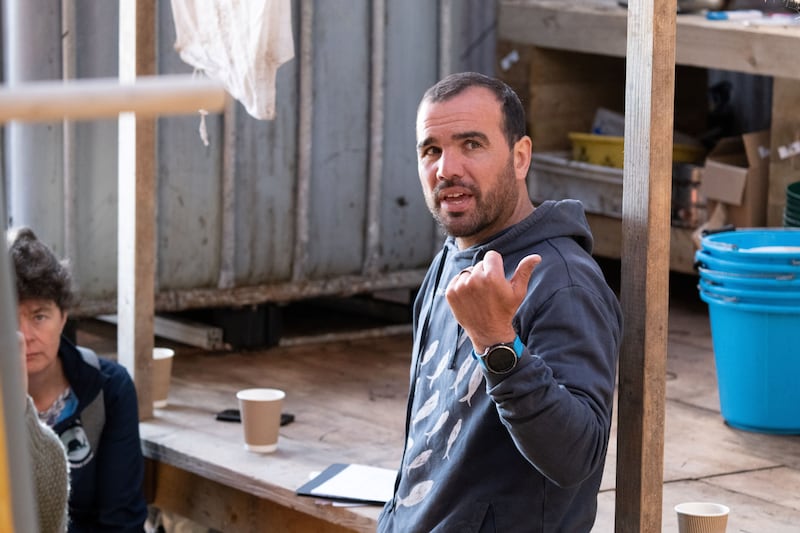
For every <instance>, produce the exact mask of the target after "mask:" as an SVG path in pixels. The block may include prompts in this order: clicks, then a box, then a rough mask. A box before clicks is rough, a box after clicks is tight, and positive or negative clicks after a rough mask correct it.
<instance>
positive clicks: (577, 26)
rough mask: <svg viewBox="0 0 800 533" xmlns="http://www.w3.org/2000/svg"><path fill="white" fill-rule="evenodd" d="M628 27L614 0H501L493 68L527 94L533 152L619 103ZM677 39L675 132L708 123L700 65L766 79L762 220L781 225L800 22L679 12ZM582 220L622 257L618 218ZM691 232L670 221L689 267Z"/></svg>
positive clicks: (798, 83)
mask: <svg viewBox="0 0 800 533" xmlns="http://www.w3.org/2000/svg"><path fill="white" fill-rule="evenodd" d="M626 33H627V11H626V9H625V8H623V7H621V6H619V5H618V3H617V2H616V0H592V1H586V0H500V1H499V8H498V50H497V55H498V58H500V59H501V61H500V67H499V69H498V70H499V72H500V75H501V76H502V77H503V78H504V79H505V80H506V81H507V82H509V83H510V84H511V85H512V86H513V87H514V88H515V89H516V90H517V91H518V92H519V94H520V96H521V97H522V98H523V99H524V100H525V104H526V107H527V109H528V119H529V130H530V132H531V136H532V137H533V145H534V151H553V150H563V149H566V148H568V147H569V142H568V139H567V136H566V133H567V132H569V131H589V128H590V126H591V120H592V118H593V116H594V111H595V110H596V109H597V107H608V108H611V109H614V110H622V109H623V108H624V102H623V98H624V94H625V91H624V83H625V61H624V57H625V53H626ZM676 40H677V42H676V64H677V66H676V88H675V94H676V97H675V98H676V99H675V110H676V116H675V128H676V129H677V130H679V131H685V132H688V133H695V132H700V131H703V129H704V127H705V118H706V112H707V108H708V104H707V99H706V87H707V81H706V80H707V69H710V68H713V69H721V70H731V71H738V72H744V73H749V74H759V75H767V76H772V77H773V94H772V128H771V147H772V149H771V155H770V179H769V193H768V209H767V224H768V225H770V226H780V225H781V224H782V223H781V216H782V209H783V206H784V204H785V188H786V185H787V184H788V183H791V182H792V181H796V180H798V179H800V160H798V159H797V157H798V156H795V157H794V158H786V159H781V158H780V157H779V155H778V148H779V147H782V146H789V145H791V144H792V143H793V142H795V141H797V140H798V138H800V62H798V61H797V50H798V48H799V47H800V27H798V26H775V25H769V26H767V25H763V26H757V25H754V24H747V23H744V22H742V21H709V20H707V19H706V18H705V17H704V16H703V15H702V14H680V15H678V20H677V35H676ZM513 57H517V60H516V61H515V62H514V61H507V62H503V61H502V59H503V58H513ZM588 218H589V222H590V225H591V227H592V230H593V233H594V234H595V239H596V246H595V253H597V254H598V255H601V256H605V257H619V255H620V242H621V238H620V234H621V220H620V219H618V218H613V217H608V216H603V215H595V214H591V215H589V217H588ZM692 231H693V230H691V229H685V228H677V227H673V228H672V230H671V260H670V268H671V269H672V270H675V271H679V272H687V273H693V272H694V267H693V255H694V243H693V242H692V238H691V235H692Z"/></svg>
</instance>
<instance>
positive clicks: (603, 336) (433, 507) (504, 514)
mask: <svg viewBox="0 0 800 533" xmlns="http://www.w3.org/2000/svg"><path fill="white" fill-rule="evenodd" d="M591 249H592V235H591V232H590V230H589V226H588V224H587V222H586V217H585V215H584V212H583V208H582V206H581V204H580V203H579V202H577V201H574V200H564V201H560V202H544V203H543V204H541V205H540V206H538V207H537V208H536V210H535V211H534V212H533V214H531V215H530V216H528V217H527V218H526V219H524V220H522V221H521V222H519V223H518V224H515V225H514V226H512V227H510V228H508V229H507V230H506V231H503V232H501V233H500V234H498V235H495V236H494V237H492V238H490V239H489V240H488V241H487V242H486V243H484V244H482V245H478V246H473V247H471V248H468V249H465V250H459V249H458V247H457V246H456V244H455V240H454V239H453V238H452V237H450V238H448V239H447V241H446V242H445V246H444V249H443V250H442V252H441V253H440V254H439V255H438V256H437V258H436V259H435V260H434V262H433V264H432V266H431V269H430V270H429V271H428V276H427V277H426V278H425V281H424V282H423V284H422V287H421V288H420V291H419V295H418V296H417V300H416V302H415V305H414V331H415V333H414V353H413V360H412V366H411V383H410V385H411V390H410V394H409V402H408V418H407V420H406V434H407V435H406V436H407V438H406V441H405V442H406V447H405V450H404V453H403V460H402V465H401V467H400V469H399V474H398V478H397V483H396V488H395V494H394V497H393V499H392V500H391V501H389V502H388V503H387V504H386V506H385V508H384V510H383V513H382V515H381V517H380V520H379V524H378V532H379V533H450V532H454V531H457V532H458V533H478V532H480V533H555V532H559V533H560V532H569V533H585V532H588V531H590V530H591V529H592V526H593V524H594V521H595V515H596V512H597V493H598V490H599V488H600V481H601V478H602V476H603V466H604V463H605V458H606V453H607V450H608V440H609V434H610V431H611V415H612V404H613V399H614V384H615V379H616V365H617V355H618V353H619V347H620V343H621V341H622V311H621V309H620V306H619V303H618V301H617V298H616V296H615V295H614V293H613V292H612V291H611V289H610V288H609V287H608V285H607V283H606V281H605V278H604V276H603V273H602V271H601V270H600V268H599V267H598V265H597V263H596V262H595V261H594V259H593V258H592V256H591ZM488 250H495V251H497V252H499V253H500V254H502V256H503V261H504V266H505V270H506V277H510V276H511V275H512V274H513V273H514V271H515V269H516V267H517V265H518V263H519V261H520V260H521V259H522V258H523V257H525V256H527V255H528V254H531V253H537V254H539V255H541V257H542V262H541V263H540V264H539V265H538V266H537V267H536V269H535V270H534V271H533V275H532V277H531V280H530V283H529V284H528V295H527V296H526V298H525V300H524V301H523V303H522V305H520V307H519V309H518V310H517V314H516V316H515V317H514V321H513V326H514V329H515V330H516V332H517V334H518V335H519V337H520V339H521V340H522V342H523V343H524V345H525V347H524V349H523V351H522V356H521V358H520V360H519V362H518V363H517V366H516V367H515V368H514V369H513V370H512V371H511V372H509V373H508V374H504V375H497V374H491V373H489V372H487V371H485V370H484V369H483V367H482V366H481V364H480V363H478V362H477V361H476V360H475V359H474V358H473V357H472V355H471V354H472V345H471V343H470V341H469V338H468V337H467V336H466V334H465V333H464V331H463V330H462V329H460V327H459V325H458V323H457V322H456V320H455V318H454V317H453V314H452V312H451V311H450V307H449V305H448V304H447V300H446V298H445V295H444V292H445V290H444V289H445V287H447V285H448V283H449V282H450V280H451V279H452V278H453V277H454V276H456V275H458V273H459V272H460V271H461V270H462V269H463V268H464V267H467V266H470V265H474V264H475V263H476V262H477V261H479V260H481V259H482V258H483V256H484V255H485V254H486V252H487V251H488Z"/></svg>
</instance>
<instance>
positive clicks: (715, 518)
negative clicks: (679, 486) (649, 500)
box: [675, 502, 730, 533]
mask: <svg viewBox="0 0 800 533" xmlns="http://www.w3.org/2000/svg"><path fill="white" fill-rule="evenodd" d="M675 512H676V513H678V531H679V532H680V533H725V528H727V527H728V513H730V509H729V508H728V507H727V506H725V505H722V504H719V503H710V502H686V503H679V504H678V505H676V506H675Z"/></svg>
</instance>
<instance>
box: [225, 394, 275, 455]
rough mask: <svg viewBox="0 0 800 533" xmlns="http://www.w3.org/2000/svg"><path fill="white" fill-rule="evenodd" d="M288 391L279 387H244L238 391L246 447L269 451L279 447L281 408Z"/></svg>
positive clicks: (256, 450)
mask: <svg viewBox="0 0 800 533" xmlns="http://www.w3.org/2000/svg"><path fill="white" fill-rule="evenodd" d="M285 397H286V393H284V392H283V391H282V390H278V389H244V390H240V391H239V392H237V393H236V398H237V399H238V400H239V411H241V413H242V427H243V429H244V447H245V448H247V449H248V450H250V451H251V452H259V453H269V452H274V451H275V450H276V449H277V448H278V430H279V429H280V426H281V408H282V407H283V399H284V398H285Z"/></svg>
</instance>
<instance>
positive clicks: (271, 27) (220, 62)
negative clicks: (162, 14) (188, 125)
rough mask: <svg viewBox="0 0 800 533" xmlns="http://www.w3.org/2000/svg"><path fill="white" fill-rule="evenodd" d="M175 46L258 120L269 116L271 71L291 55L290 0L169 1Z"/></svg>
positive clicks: (272, 94) (272, 113)
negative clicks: (173, 24)
mask: <svg viewBox="0 0 800 533" xmlns="http://www.w3.org/2000/svg"><path fill="white" fill-rule="evenodd" d="M171 1H172V13H173V16H174V19H175V31H176V34H177V37H176V40H175V49H176V50H177V51H178V53H179V54H180V57H181V59H182V60H183V61H185V62H186V63H188V64H189V65H192V66H193V67H195V68H196V69H198V70H201V71H203V72H205V74H206V75H207V76H209V77H210V78H212V79H215V80H217V81H220V82H221V83H223V84H224V85H225V88H226V89H227V90H228V92H229V93H230V94H231V96H233V97H234V98H236V99H237V100H238V101H240V102H241V103H242V105H244V107H245V109H246V110H247V112H248V113H250V115H252V116H253V117H255V118H258V119H271V118H273V117H274V116H275V75H276V73H277V70H278V67H280V66H281V65H282V64H283V63H285V62H287V61H289V60H290V59H292V58H293V57H294V42H293V40H292V14H291V3H290V0H171Z"/></svg>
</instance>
